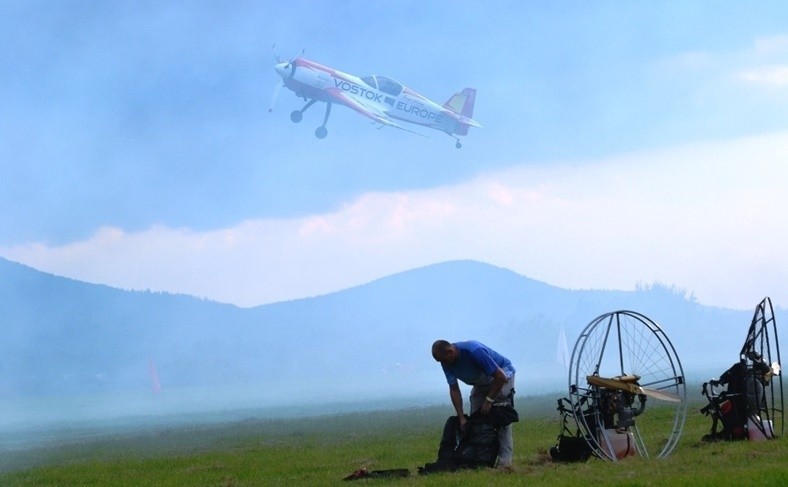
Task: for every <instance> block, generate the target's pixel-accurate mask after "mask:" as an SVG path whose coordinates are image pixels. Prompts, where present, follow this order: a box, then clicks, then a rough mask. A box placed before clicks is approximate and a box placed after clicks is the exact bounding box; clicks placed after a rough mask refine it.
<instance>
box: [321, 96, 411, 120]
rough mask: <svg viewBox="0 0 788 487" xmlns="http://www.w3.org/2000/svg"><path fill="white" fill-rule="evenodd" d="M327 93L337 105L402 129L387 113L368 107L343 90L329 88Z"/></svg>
mask: <svg viewBox="0 0 788 487" xmlns="http://www.w3.org/2000/svg"><path fill="white" fill-rule="evenodd" d="M326 93H328V95H329V96H330V97H331V98H332V99H333V100H334V101H335V102H337V103H341V104H343V105H345V106H346V107H350V108H352V109H353V110H355V111H357V112H358V113H360V114H362V115H364V116H365V117H369V118H371V119H372V120H374V121H376V122H379V123H382V124H384V125H391V126H393V127H398V128H401V127H400V126H399V125H397V124H396V123H394V122H392V121H391V119H390V118H389V117H388V116H386V114H385V113H383V112H382V111H380V110H378V109H377V107H375V106H372V105H366V104H364V103H362V102H360V101H358V100H356V99H355V98H353V97H351V96H348V94H347V93H345V92H344V91H342V90H338V89H336V88H329V89H327V90H326Z"/></svg>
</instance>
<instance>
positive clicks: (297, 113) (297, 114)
mask: <svg viewBox="0 0 788 487" xmlns="http://www.w3.org/2000/svg"><path fill="white" fill-rule="evenodd" d="M303 117H304V115H303V114H302V113H301V112H300V111H298V110H293V111H292V112H291V113H290V120H292V121H293V123H298V122H300V121H301V119H302V118H303Z"/></svg>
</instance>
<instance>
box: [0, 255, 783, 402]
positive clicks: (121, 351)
mask: <svg viewBox="0 0 788 487" xmlns="http://www.w3.org/2000/svg"><path fill="white" fill-rule="evenodd" d="M756 304H757V303H753V307H754V306H755V305H756ZM620 309H630V310H634V311H638V312H640V313H643V314H645V315H647V316H649V317H650V318H651V319H653V320H654V321H656V322H658V323H659V324H660V325H661V326H662V327H663V329H664V330H665V332H666V333H667V335H668V337H669V338H670V339H671V341H672V342H673V344H674V346H675V348H676V349H677V351H678V354H679V357H680V358H681V360H682V362H683V365H684V369H685V372H686V373H687V375H688V377H690V378H692V375H693V374H700V373H702V372H705V371H706V370H716V369H719V371H720V372H722V371H723V370H724V369H725V368H727V366H728V365H729V364H730V363H732V362H733V361H734V360H736V358H737V354H738V350H739V348H740V347H741V343H742V341H743V340H744V335H745V333H746V331H747V326H748V325H749V322H750V319H751V317H752V312H751V311H749V310H743V311H742V310H728V309H721V308H713V307H707V306H702V305H699V304H698V303H696V302H695V301H694V300H693V299H691V298H688V297H687V296H686V295H685V293H684V292H681V291H677V290H674V289H671V288H668V287H665V286H651V287H648V288H645V289H640V290H638V291H632V292H621V291H589V290H581V291H578V290H566V289H560V288H556V287H553V286H549V285H547V284H544V283H541V282H538V281H534V280H532V279H529V278H527V277H524V276H521V275H518V274H516V273H514V272H511V271H509V270H506V269H502V268H498V267H494V266H491V265H488V264H484V263H479V262H473V261H452V262H445V263H440V264H435V265H431V266H427V267H423V268H419V269H414V270H411V271H407V272H402V273H399V274H396V275H392V276H388V277H385V278H382V279H379V280H376V281H374V282H371V283H369V284H365V285H362V286H358V287H355V288H351V289H347V290H344V291H340V292H336V293H332V294H328V295H324V296H319V297H314V298H309V299H300V300H294V301H288V302H282V303H276V304H270V305H265V306H259V307H256V308H249V309H242V308H238V307H236V306H232V305H227V304H221V303H216V302H211V301H206V300H201V299H197V298H193V297H189V296H183V295H173V294H167V293H153V292H137V291H124V290H120V289H114V288H110V287H107V286H102V285H93V284H86V283H83V282H78V281H74V280H71V279H66V278H61V277H56V276H53V275H50V274H45V273H42V272H39V271H36V270H34V269H31V268H29V267H26V266H23V265H20V264H16V263H13V262H9V261H7V260H3V259H0V310H2V314H0V329H2V339H1V340H0V394H2V395H3V396H4V397H27V396H49V395H70V394H85V393H101V392H112V391H123V390H151V387H152V372H151V370H152V369H155V371H156V372H155V373H156V374H157V375H158V379H159V381H160V383H161V386H162V388H163V389H165V390H166V389H168V388H185V387H203V388H212V387H219V386H228V385H234V386H237V387H241V388H243V387H244V386H245V385H249V387H252V386H254V387H256V388H260V387H262V388H266V387H267V388H270V394H271V395H272V396H274V397H275V396H276V395H277V394H287V392H285V391H289V390H293V389H302V390H304V391H310V390H315V391H321V390H333V391H337V392H339V393H343V394H347V395H348V396H349V397H353V396H356V395H363V394H365V393H367V392H370V391H375V390H386V391H392V392H395V393H398V394H405V393H408V392H411V391H418V390H423V389H425V388H435V387H436V386H440V387H443V386H445V384H444V381H443V378H442V375H441V373H440V370H439V367H438V366H437V364H436V363H435V362H434V361H433V359H432V358H431V356H430V345H431V344H432V342H433V341H434V340H435V339H437V338H445V339H447V340H452V341H457V340H464V339H478V340H480V341H483V342H485V343H487V344H488V345H490V346H492V347H493V348H496V349H498V350H499V351H500V352H502V353H503V354H505V355H507V356H509V357H510V358H511V359H512V360H513V361H514V363H515V366H516V367H517V368H518V389H519V390H521V391H524V390H525V389H526V388H528V387H529V386H535V385H537V384H541V385H542V386H544V384H546V383H551V384H555V385H556V387H554V389H562V388H563V387H565V383H566V377H565V373H564V371H563V370H562V368H561V366H559V365H558V363H557V362H556V348H557V337H558V333H559V329H560V328H561V327H563V328H564V330H565V332H566V336H567V337H568V340H569V347H570V351H571V348H572V346H573V343H574V341H575V339H576V337H577V336H578V335H579V333H580V331H581V330H582V329H583V328H584V327H585V326H586V325H587V324H588V323H589V322H590V321H591V320H592V319H593V318H595V317H597V316H598V315H600V314H602V313H606V312H609V311H616V310H620ZM779 321H780V317H779V315H778V322H779ZM705 378H707V377H703V376H698V377H696V379H697V380H701V379H705ZM288 387H289V389H288Z"/></svg>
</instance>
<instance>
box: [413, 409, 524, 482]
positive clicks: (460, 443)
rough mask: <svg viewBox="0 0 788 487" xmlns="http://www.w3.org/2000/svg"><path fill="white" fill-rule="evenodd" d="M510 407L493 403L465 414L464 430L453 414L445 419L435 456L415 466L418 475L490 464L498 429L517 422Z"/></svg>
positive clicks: (496, 445) (493, 459) (493, 458)
mask: <svg viewBox="0 0 788 487" xmlns="http://www.w3.org/2000/svg"><path fill="white" fill-rule="evenodd" d="M519 420H520V418H519V417H518V415H517V410H515V409H514V407H512V406H509V405H506V406H493V407H492V408H491V409H490V412H489V413H488V414H482V413H481V411H476V412H475V413H473V414H471V415H470V416H468V422H467V423H465V431H460V422H459V420H458V418H457V416H451V417H450V418H449V419H447V420H446V423H445V425H444V426H443V434H442V435H441V443H440V446H439V447H438V459H437V460H436V461H435V462H432V463H427V464H426V465H424V466H423V467H419V474H420V475H426V474H429V473H435V472H453V471H455V470H459V469H463V468H482V467H493V466H495V461H496V460H497V459H498V448H499V443H498V429H499V428H501V427H503V426H506V425H508V424H511V423H514V422H517V421H519Z"/></svg>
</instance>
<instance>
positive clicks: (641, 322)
mask: <svg viewBox="0 0 788 487" xmlns="http://www.w3.org/2000/svg"><path fill="white" fill-rule="evenodd" d="M589 376H598V377H601V378H604V377H634V379H630V380H635V381H637V382H636V384H637V385H638V386H640V387H641V388H642V389H646V388H648V389H652V390H656V391H657V392H663V393H666V394H669V395H671V396H672V397H675V398H676V399H677V401H676V402H669V401H665V400H660V399H658V398H655V397H654V396H653V395H652V396H650V397H649V396H647V395H646V394H644V393H643V391H642V389H641V390H640V393H638V392H634V393H629V392H622V391H620V390H613V389H610V388H605V387H599V386H598V384H597V385H592V384H591V383H590V382H591V380H590V379H589ZM624 380H626V379H624ZM594 382H600V381H594ZM684 382H685V381H684V371H683V369H682V368H681V362H680V361H679V358H678V355H676V351H675V349H674V348H673V345H672V344H671V343H670V340H668V337H667V336H666V335H665V333H664V332H663V331H662V329H661V328H660V327H659V326H658V325H657V324H656V323H654V322H653V321H651V320H650V319H649V318H647V317H646V316H644V315H642V314H640V313H636V312H634V311H616V312H612V313H606V314H604V315H601V316H599V317H598V318H596V319H594V320H593V321H591V323H589V324H588V325H587V326H586V327H585V329H584V330H583V331H582V332H581V334H580V337H579V338H578V339H577V343H575V347H574V350H573V351H572V359H571V361H570V365H569V400H570V402H571V404H572V407H573V410H574V411H576V414H575V415H574V416H575V421H576V423H577V426H578V428H579V429H580V430H581V431H582V432H583V436H584V437H585V439H586V442H587V443H588V445H589V447H591V450H592V451H593V452H594V454H595V455H596V456H597V457H599V458H601V459H606V460H612V461H616V460H619V459H621V458H624V457H627V456H632V455H638V456H640V457H641V458H650V457H660V458H661V457H665V456H667V455H669V454H670V453H671V452H672V451H673V449H674V448H675V447H676V444H677V443H678V441H679V437H680V436H681V432H682V430H683V429H684V421H685V419H686V416H687V400H686V397H687V392H686V385H685V383H684ZM679 398H680V401H679V400H678V399H679ZM577 412H579V414H578V413H577Z"/></svg>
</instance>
